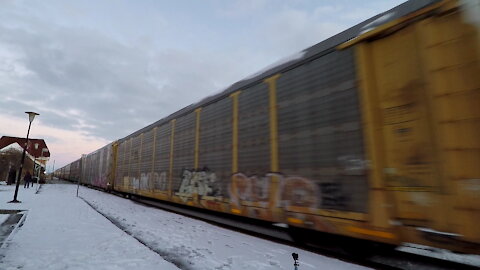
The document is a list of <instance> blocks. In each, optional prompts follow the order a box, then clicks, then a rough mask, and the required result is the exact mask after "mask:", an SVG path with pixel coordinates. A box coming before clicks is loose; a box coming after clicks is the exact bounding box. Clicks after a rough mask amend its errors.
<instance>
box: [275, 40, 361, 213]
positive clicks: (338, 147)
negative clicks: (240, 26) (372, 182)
mask: <svg viewBox="0 0 480 270" xmlns="http://www.w3.org/2000/svg"><path fill="white" fill-rule="evenodd" d="M277 87H278V89H277V99H278V129H279V135H278V136H279V155H280V157H279V159H280V171H281V173H282V174H283V175H284V178H285V179H284V180H283V181H284V184H283V189H286V188H288V189H289V191H288V192H282V193H281V194H282V201H283V202H284V203H285V204H287V205H294V206H295V205H296V206H304V207H305V206H308V207H313V208H322V209H335V210H343V211H350V212H366V211H367V201H368V198H367V194H368V189H369V188H368V183H367V176H366V172H365V167H364V166H365V154H364V145H363V136H362V130H361V114H360V110H359V99H358V89H357V87H356V74H355V69H354V58H353V50H352V49H349V50H345V51H335V52H332V53H330V54H328V55H325V56H323V57H321V58H318V59H316V60H314V61H312V62H309V63H306V64H305V65H302V66H299V67H297V68H295V69H293V70H290V71H288V72H286V73H284V74H282V76H281V77H280V78H279V79H278V86H277ZM295 186H297V187H295ZM292 189H293V190H292ZM295 192H298V193H299V194H300V193H304V194H308V196H302V197H298V198H297V199H295V198H294V195H292V194H294V193H295Z"/></svg>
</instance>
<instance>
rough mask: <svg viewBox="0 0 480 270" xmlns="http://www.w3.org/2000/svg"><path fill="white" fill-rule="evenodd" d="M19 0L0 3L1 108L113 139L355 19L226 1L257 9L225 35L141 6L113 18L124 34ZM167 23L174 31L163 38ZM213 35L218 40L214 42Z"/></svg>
mask: <svg viewBox="0 0 480 270" xmlns="http://www.w3.org/2000/svg"><path fill="white" fill-rule="evenodd" d="M392 1H393V0H392ZM62 2H63V1H61V2H59V3H62ZM294 2H295V1H294ZM297 2H299V1H297ZM13 3H14V2H13V1H12V2H9V1H7V2H4V3H2V4H0V6H1V5H3V7H2V10H3V11H0V15H2V17H3V19H2V20H1V21H0V33H1V34H0V79H1V80H2V84H0V94H1V95H2V96H4V97H5V96H6V97H8V98H7V99H5V98H4V99H2V100H0V114H7V115H12V116H13V115H17V116H18V115H19V114H22V113H23V111H25V110H30V109H33V110H37V111H38V112H40V113H41V114H42V121H43V122H44V123H45V124H47V125H49V126H52V127H58V128H61V129H67V130H73V131H77V132H81V133H83V134H86V135H91V136H94V137H101V138H106V139H108V140H114V139H117V138H121V137H123V136H126V135H128V134H130V133H131V132H133V131H135V130H137V129H140V128H142V127H144V126H145V125H147V124H150V123H152V122H154V121H156V120H158V119H160V118H162V117H165V116H167V115H169V114H171V113H173V112H174V111H176V110H178V109H180V108H183V107H185V106H187V105H189V104H191V103H194V102H196V101H199V100H201V99H202V98H204V97H205V96H207V95H209V94H211V93H214V92H217V91H218V90H221V89H222V88H225V87H227V86H228V85H230V84H232V83H234V82H236V81H238V80H241V79H242V78H243V77H245V76H247V75H249V74H251V73H254V72H256V71H257V70H259V69H261V68H262V67H264V66H266V65H268V64H270V63H272V62H274V61H276V60H278V59H279V58H282V57H284V56H287V55H289V54H291V53H294V52H296V51H299V50H301V49H304V48H306V47H308V46H310V45H313V44H315V43H317V42H319V41H321V40H322V39H325V38H327V37H329V36H330V35H332V34H335V33H337V32H338V31H339V30H341V29H344V28H346V27H347V26H349V25H348V24H347V23H346V22H341V23H327V22H326V21H325V19H324V18H323V17H324V16H325V13H328V12H330V11H331V10H339V8H338V7H336V6H334V7H331V8H329V7H324V8H322V9H317V10H315V9H310V10H305V9H304V10H301V9H299V8H298V9H295V8H288V6H287V5H285V4H282V5H275V8H276V9H275V12H273V11H272V12H267V13H265V15H263V13H262V12H264V11H266V10H270V9H271V8H272V5H273V3H274V2H273V1H267V0H265V1H260V2H259V1H237V2H234V3H233V4H232V6H229V5H227V6H228V9H227V10H228V11H229V12H223V13H222V12H220V13H221V17H222V18H223V19H225V20H233V21H235V20H240V19H245V18H246V17H248V16H250V15H251V14H252V12H254V13H255V14H256V16H258V17H256V19H254V20H252V22H250V23H248V18H247V19H246V23H245V24H244V25H241V26H242V27H244V28H241V27H240V26H239V25H236V26H237V27H238V28H235V29H238V32H236V35H235V33H234V34H232V35H228V36H226V33H227V32H229V31H228V29H221V28H222V27H220V26H219V28H218V29H213V28H212V29H210V28H211V27H213V26H214V24H215V22H214V21H211V22H209V24H205V25H203V26H201V27H199V28H194V26H192V28H193V29H205V30H206V32H205V33H203V32H202V33H199V32H195V30H192V31H191V32H185V29H188V27H189V26H188V25H187V26H185V25H182V26H181V27H180V28H178V29H183V30H182V31H179V33H176V31H178V29H177V28H175V23H174V22H169V21H167V20H166V19H164V18H162V17H160V16H159V14H157V13H158V12H157V13H156V11H155V12H153V11H151V12H148V14H149V15H150V17H149V18H155V19H147V18H139V19H138V21H136V20H137V19H136V17H138V16H140V17H141V15H139V14H137V15H136V16H133V15H132V14H130V13H129V10H128V9H124V10H122V11H121V12H119V13H118V14H117V13H115V14H113V15H111V16H110V17H109V18H110V19H111V20H113V21H108V23H109V24H111V25H116V24H118V25H119V26H118V25H117V27H120V28H122V29H123V28H125V32H122V33H121V34H119V33H118V32H115V33H109V32H108V33H107V32H105V31H108V29H110V28H112V29H113V28H115V27H113V26H112V27H110V28H109V27H106V28H102V29H96V28H95V27H91V25H94V24H93V23H92V24H87V26H79V25H75V24H74V23H72V22H70V21H69V20H68V18H69V17H63V18H62V19H59V18H56V17H55V18H53V19H52V20H51V19H50V18H48V16H47V17H42V16H41V15H40V14H41V13H42V12H45V13H48V14H50V15H53V14H54V12H55V11H56V10H55V9H52V8H48V7H46V6H47V5H46V4H43V2H35V1H33V3H35V6H34V7H30V8H28V6H26V5H19V6H17V5H15V4H13ZM25 3H26V2H25ZM63 3H65V2H63ZM275 3H276V2H275ZM57 4H58V3H57ZM79 5H80V4H79ZM35 10H39V11H38V12H37V13H35ZM100 10H101V11H100V13H101V12H102V11H103V12H107V11H108V9H100ZM63 11H65V12H66V13H65V14H67V15H68V16H70V18H73V19H75V20H81V19H82V18H83V16H84V15H85V14H88V12H89V11H91V10H89V8H87V7H86V6H73V4H72V6H70V4H65V6H64V8H63ZM57 12H58V11H57ZM360 13H361V11H360ZM183 16H185V14H184V15H183ZM352 16H356V17H358V16H360V15H359V14H357V13H355V14H352ZM98 17H101V16H98ZM147 17H148V16H147ZM205 18H207V16H205ZM62 20H63V21H64V22H63V23H62ZM136 22H138V23H139V24H138V26H137V25H135V23H136ZM144 25H149V27H148V31H147V29H146V28H145V29H141V28H142V26H144ZM152 25H153V26H152ZM89 26H90V27H89ZM154 27H159V28H161V29H159V32H158V35H159V37H155V38H154V37H152V36H149V34H150V35H151V34H152V33H155V29H153V28H154ZM137 28H138V29H139V30H138V34H136V33H135V31H136V29H137ZM106 29H107V30H106ZM167 32H168V33H170V34H172V33H174V34H177V36H172V35H168V36H165V37H163V36H162V34H165V33H167ZM175 37H178V38H179V40H182V42H183V43H182V44H179V46H178V47H175V48H176V49H173V47H167V48H166V47H161V46H158V44H161V43H162V42H165V43H166V44H174V43H175V42H173V41H172V39H173V38H175ZM188 37H191V39H188ZM202 37H204V38H205V39H203V40H200V38H202ZM207 38H211V39H212V41H214V42H212V43H211V44H212V46H209V44H210V43H209V40H207ZM187 43H188V44H187ZM213 45H215V46H213ZM181 48H183V49H181Z"/></svg>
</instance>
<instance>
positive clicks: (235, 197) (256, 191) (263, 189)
mask: <svg viewBox="0 0 480 270" xmlns="http://www.w3.org/2000/svg"><path fill="white" fill-rule="evenodd" d="M273 176H277V174H267V175H266V176H264V177H258V176H256V175H251V176H246V175H245V174H243V173H236V174H234V175H233V176H232V183H231V185H230V189H229V191H230V201H231V202H232V203H233V204H236V205H240V202H241V201H250V202H266V201H268V197H269V187H270V182H271V178H272V177H273Z"/></svg>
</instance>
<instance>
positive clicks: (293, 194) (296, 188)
mask: <svg viewBox="0 0 480 270" xmlns="http://www.w3.org/2000/svg"><path fill="white" fill-rule="evenodd" d="M280 194H281V195H280V198H281V199H280V203H281V205H282V206H284V207H285V206H300V207H312V208H316V207H317V206H318V204H319V200H322V198H320V196H318V194H319V192H318V188H317V185H315V183H314V182H313V181H311V180H309V179H307V178H303V177H299V176H290V177H286V178H283V179H282V186H281V192H280Z"/></svg>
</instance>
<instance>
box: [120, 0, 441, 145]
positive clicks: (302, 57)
mask: <svg viewBox="0 0 480 270" xmlns="http://www.w3.org/2000/svg"><path fill="white" fill-rule="evenodd" d="M440 1H441V0H410V1H407V2H405V3H403V4H400V5H398V6H396V7H394V8H392V9H390V10H387V11H385V12H382V13H380V14H378V15H376V16H374V17H372V18H370V19H368V20H365V21H363V22H361V23H359V24H357V25H355V26H353V27H351V28H349V29H347V30H345V31H343V32H341V33H339V34H337V35H335V36H332V37H330V38H328V39H326V40H324V41H322V42H320V43H318V44H316V45H313V46H311V47H309V48H307V49H305V50H303V51H302V52H301V53H299V54H298V55H297V56H296V57H294V58H290V59H288V58H287V61H282V60H280V61H279V62H280V64H278V65H276V66H272V67H271V68H267V69H265V70H263V71H260V72H258V73H255V76H249V77H247V79H243V80H241V81H238V82H236V83H234V84H232V85H231V86H229V87H228V88H226V89H225V90H223V91H221V92H219V93H217V94H215V95H212V96H209V97H206V98H204V99H203V100H201V101H200V102H197V103H194V104H191V105H189V106H187V107H185V108H183V109H181V110H179V111H176V112H174V113H172V114H171V115H169V116H167V117H164V118H162V119H160V120H158V121H156V122H154V123H152V124H150V125H148V126H146V127H144V128H142V129H140V130H138V131H135V132H134V133H132V134H130V135H128V136H126V137H124V138H122V139H119V140H118V141H119V142H122V141H124V140H128V139H130V138H131V137H136V136H138V135H139V134H141V133H144V132H146V131H149V130H150V129H152V128H153V127H155V126H158V125H161V124H163V123H168V122H169V121H170V120H172V119H176V118H178V117H180V116H182V115H185V114H188V113H190V112H192V111H194V110H195V109H196V108H198V107H204V106H206V105H208V104H210V103H213V102H216V101H218V100H220V99H222V98H224V97H226V96H228V95H230V94H231V93H233V92H235V91H238V90H242V89H246V88H248V87H250V86H252V85H255V84H257V83H259V82H261V81H262V80H263V79H265V78H268V77H270V76H272V75H274V74H276V73H281V72H285V71H287V70H289V69H292V68H295V67H296V66H298V65H300V64H303V63H305V62H308V61H311V60H313V59H315V58H318V57H321V56H322V55H325V54H327V53H330V52H332V51H334V50H335V47H336V46H338V45H340V44H342V43H344V42H346V41H348V40H350V39H352V38H355V37H356V36H358V35H360V34H361V32H362V31H365V30H366V29H367V28H370V27H375V22H376V21H379V24H384V23H387V22H390V21H393V20H396V19H398V18H401V17H403V16H405V15H407V14H410V13H413V12H415V11H417V10H419V9H422V8H424V7H426V6H429V5H432V4H434V3H437V2H440ZM282 62H283V63H282Z"/></svg>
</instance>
